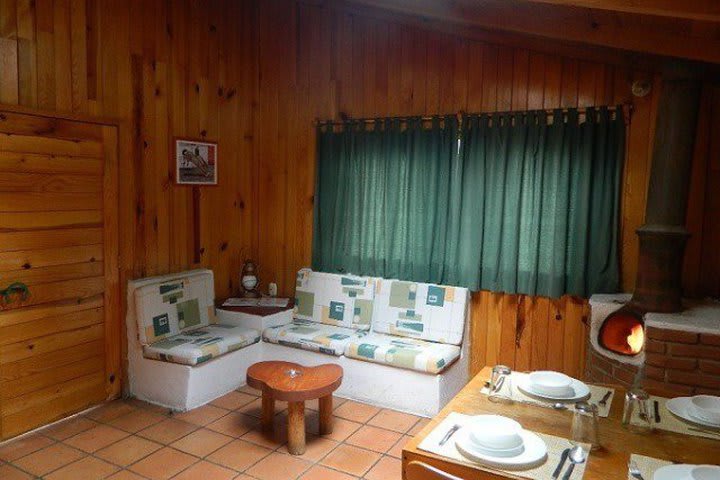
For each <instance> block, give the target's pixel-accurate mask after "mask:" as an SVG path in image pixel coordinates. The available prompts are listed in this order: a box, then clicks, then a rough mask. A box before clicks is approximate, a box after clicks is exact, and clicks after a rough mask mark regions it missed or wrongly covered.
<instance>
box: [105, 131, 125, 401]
mask: <svg viewBox="0 0 720 480" xmlns="http://www.w3.org/2000/svg"><path fill="white" fill-rule="evenodd" d="M102 135H103V145H104V146H105V152H104V154H105V155H104V160H105V162H104V166H105V174H104V177H103V201H102V204H103V212H104V216H103V249H104V252H103V254H104V255H103V258H104V262H103V263H104V266H105V271H104V285H105V291H104V295H105V297H104V306H105V362H106V364H105V373H106V375H105V391H106V394H107V396H106V398H107V399H112V398H117V397H118V396H119V395H120V390H121V388H122V381H121V377H122V373H123V372H122V360H121V355H122V353H124V348H123V344H124V343H125V338H126V336H125V335H124V332H125V329H124V328H123V326H122V325H123V322H122V319H123V318H124V317H123V316H121V312H122V311H123V309H122V308H121V307H120V302H121V298H122V296H121V290H122V289H121V286H120V265H119V261H120V259H119V257H120V247H119V244H120V224H119V206H120V205H119V200H120V198H119V193H118V182H119V178H118V170H119V169H118V162H119V158H118V131H117V127H110V126H103V127H102Z"/></svg>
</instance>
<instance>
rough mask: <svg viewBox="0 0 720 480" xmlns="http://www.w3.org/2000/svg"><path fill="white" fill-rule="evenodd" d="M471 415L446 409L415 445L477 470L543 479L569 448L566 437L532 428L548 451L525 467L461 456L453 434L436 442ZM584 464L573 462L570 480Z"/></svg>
mask: <svg viewBox="0 0 720 480" xmlns="http://www.w3.org/2000/svg"><path fill="white" fill-rule="evenodd" d="M472 418H473V417H472V416H471V415H463V414H461V413H457V412H452V413H450V415H448V416H447V417H446V418H445V419H444V420H443V421H442V422H440V424H439V425H438V426H437V427H435V428H434V429H433V431H432V432H430V433H429V434H428V436H427V437H425V439H424V440H423V441H422V442H420V445H418V448H419V449H420V450H424V451H426V452H430V453H434V454H435V455H440V456H442V457H447V458H449V459H451V460H453V461H455V462H457V463H462V464H464V465H468V466H469V467H471V468H474V469H477V470H482V471H485V472H503V473H507V474H509V475H511V476H513V477H520V478H529V479H531V480H547V479H548V478H550V477H551V475H552V474H553V471H554V470H555V468H556V467H557V466H558V463H559V462H560V457H561V455H562V452H563V451H564V450H565V449H566V448H572V445H571V444H570V441H569V440H568V439H566V438H560V437H556V436H554V435H547V434H544V433H538V432H534V433H536V434H537V435H538V436H539V437H540V438H541V439H542V440H543V441H544V442H545V445H546V446H547V451H548V453H547V459H546V460H545V462H544V463H543V464H542V465H540V466H537V467H534V468H530V469H527V470H517V469H512V470H510V469H508V470H504V469H501V468H498V467H494V466H489V465H484V464H480V463H476V462H473V461H472V460H470V459H467V458H465V457H464V456H463V455H462V454H461V453H460V452H459V451H458V449H457V447H456V446H455V441H454V439H455V437H454V436H453V437H451V438H450V440H448V441H447V442H446V443H445V445H442V446H440V440H442V438H443V437H444V436H445V434H446V433H447V432H448V431H449V430H450V429H451V428H452V427H453V425H461V426H464V425H467V424H468V423H469V422H470V421H472ZM456 435H457V434H456ZM581 445H582V446H583V448H585V451H588V452H589V450H590V446H589V445H586V444H581ZM569 465H570V460H567V461H566V462H565V466H564V467H563V473H565V471H566V470H567V468H568V466H569ZM586 465H587V461H586V462H585V463H580V464H578V465H575V470H574V471H573V474H572V476H571V477H570V478H571V480H581V479H582V478H583V476H584V475H585V466H586Z"/></svg>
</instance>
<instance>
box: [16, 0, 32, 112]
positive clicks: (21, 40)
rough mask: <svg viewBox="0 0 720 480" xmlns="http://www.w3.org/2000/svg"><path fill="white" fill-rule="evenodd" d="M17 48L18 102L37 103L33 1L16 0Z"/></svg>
mask: <svg viewBox="0 0 720 480" xmlns="http://www.w3.org/2000/svg"><path fill="white" fill-rule="evenodd" d="M16 9H17V11H16V14H17V49H18V63H17V65H18V67H17V68H18V78H17V83H18V102H19V103H20V104H22V105H28V106H35V105H37V68H36V66H37V58H36V52H37V50H36V44H37V42H36V37H35V10H34V9H35V2H34V1H33V0H18V1H17V2H16Z"/></svg>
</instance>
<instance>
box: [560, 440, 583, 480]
mask: <svg viewBox="0 0 720 480" xmlns="http://www.w3.org/2000/svg"><path fill="white" fill-rule="evenodd" d="M586 459H587V454H586V453H585V450H583V448H582V447H581V446H580V445H577V446H575V447H573V448H572V450H570V455H568V460H570V466H569V467H568V469H567V472H565V475H563V480H570V477H571V476H572V474H573V470H574V469H575V465H577V464H579V463H585V460H586Z"/></svg>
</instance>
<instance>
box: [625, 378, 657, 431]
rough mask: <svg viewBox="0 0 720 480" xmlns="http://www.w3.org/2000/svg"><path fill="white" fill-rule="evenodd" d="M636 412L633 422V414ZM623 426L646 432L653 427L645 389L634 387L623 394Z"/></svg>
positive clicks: (648, 396)
mask: <svg viewBox="0 0 720 480" xmlns="http://www.w3.org/2000/svg"><path fill="white" fill-rule="evenodd" d="M634 412H637V419H638V420H637V421H635V422H633V414H634ZM622 423H623V426H625V428H627V429H628V430H631V431H634V432H637V433H648V432H650V431H652V429H653V421H652V417H651V415H650V395H648V393H647V392H646V391H645V390H642V389H640V388H634V389H632V390H628V392H627V393H626V394H625V412H624V413H623V421H622Z"/></svg>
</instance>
